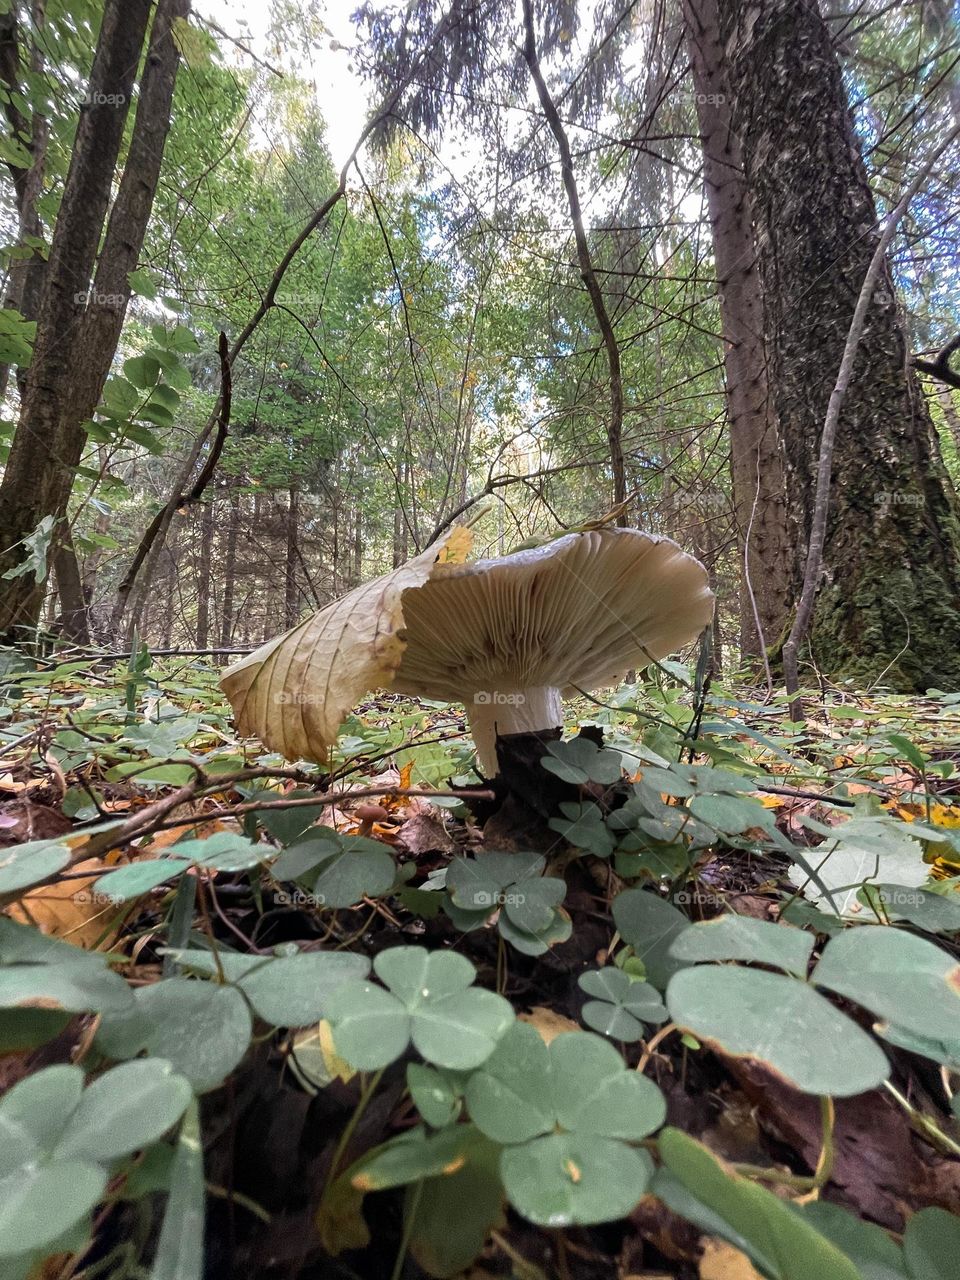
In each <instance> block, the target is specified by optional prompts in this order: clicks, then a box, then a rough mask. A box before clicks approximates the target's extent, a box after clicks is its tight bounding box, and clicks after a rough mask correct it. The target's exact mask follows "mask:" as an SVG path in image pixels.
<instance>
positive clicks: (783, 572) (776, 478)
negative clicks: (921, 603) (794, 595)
mask: <svg viewBox="0 0 960 1280" xmlns="http://www.w3.org/2000/svg"><path fill="white" fill-rule="evenodd" d="M683 16H684V22H685V25H686V34H687V45H688V48H689V50H690V57H691V61H692V70H693V84H694V89H695V91H696V106H697V118H698V120H699V123H700V132H701V145H702V147H703V183H704V190H705V193H706V197H707V208H708V210H709V213H710V225H711V228H712V231H713V255H714V263H715V270H716V277H717V283H718V285H719V288H720V316H721V321H722V324H723V336H724V344H723V348H724V350H723V361H724V372H725V375H726V395H727V422H728V426H729V431H730V465H731V477H732V480H733V504H734V512H735V516H736V523H737V535H738V538H739V550H740V573H741V585H740V592H739V603H740V649H741V654H742V656H743V657H744V658H756V657H759V656H760V655H761V653H762V647H763V646H765V645H770V644H773V643H775V642H776V641H777V639H778V638H780V636H781V633H782V632H783V628H784V623H785V621H786V617H787V613H788V610H789V608H790V603H791V572H790V556H791V546H792V539H791V536H790V533H789V532H788V528H787V515H786V497H785V494H784V491H783V465H782V459H781V448H780V439H779V431H778V427H777V419H776V412H775V410H774V406H773V403H772V401H771V398H770V391H769V386H768V383H767V354H766V351H765V349H764V340H763V299H762V296H761V291H760V275H759V271H758V269H757V255H756V245H755V241H754V232H753V220H752V216H751V209H750V196H749V193H748V191H747V187H746V183H745V182H744V178H743V160H742V156H741V153H740V139H739V138H738V137H737V135H736V133H735V132H734V131H733V129H732V127H731V121H730V89H729V86H728V84H727V78H726V69H725V60H724V54H723V46H722V44H721V42H720V30H719V27H718V24H717V3H716V0H683ZM758 623H759V627H758Z"/></svg>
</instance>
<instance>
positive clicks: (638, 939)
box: [613, 889, 690, 990]
mask: <svg viewBox="0 0 960 1280" xmlns="http://www.w3.org/2000/svg"><path fill="white" fill-rule="evenodd" d="M613 920H614V923H615V924H616V926H617V929H618V930H619V932H620V936H621V937H622V938H623V940H624V941H625V942H628V943H629V944H630V946H631V947H633V949H634V951H635V952H636V954H637V956H638V958H639V959H640V960H641V961H642V962H643V965H644V968H645V969H646V973H647V977H648V978H649V979H650V981H651V982H652V983H653V985H654V986H655V987H658V988H660V989H661V990H662V989H663V987H665V986H666V985H667V983H668V982H669V980H670V978H671V977H672V976H673V975H674V974H675V973H676V972H677V971H678V970H679V969H681V968H683V967H684V965H685V964H686V961H685V960H680V959H677V958H676V957H675V956H673V955H672V954H671V945H672V943H673V941H674V939H676V938H677V937H678V936H679V935H680V934H681V933H683V931H684V930H685V929H689V928H690V921H689V920H688V919H687V917H686V916H685V915H684V914H683V913H682V912H681V911H678V910H677V908H676V907H675V906H673V905H672V904H671V903H669V902H665V901H664V899H663V898H660V897H658V896H657V894H655V893H651V892H649V891H648V890H646V889H627V890H625V891H624V892H623V893H619V894H617V896H616V898H614V900H613Z"/></svg>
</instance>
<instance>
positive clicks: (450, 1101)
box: [407, 1062, 462, 1129]
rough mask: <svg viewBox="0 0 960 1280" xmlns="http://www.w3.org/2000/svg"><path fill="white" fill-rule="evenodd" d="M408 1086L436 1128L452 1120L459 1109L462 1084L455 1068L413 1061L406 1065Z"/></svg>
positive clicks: (417, 1103) (421, 1111) (411, 1094)
mask: <svg viewBox="0 0 960 1280" xmlns="http://www.w3.org/2000/svg"><path fill="white" fill-rule="evenodd" d="M407 1088H408V1089H409V1090H410V1097H411V1098H413V1101H414V1102H415V1103H416V1107H417V1110H418V1111H419V1112H420V1114H421V1115H422V1116H423V1118H424V1120H426V1122H427V1124H428V1125H430V1126H431V1127H432V1128H434V1129H442V1128H443V1127H444V1125H448V1124H452V1123H453V1121H454V1120H456V1118H457V1116H458V1115H459V1113H460V1098H461V1096H462V1086H461V1085H460V1084H459V1081H458V1078H457V1076H456V1073H454V1072H451V1071H441V1070H439V1069H438V1068H436V1067H427V1066H424V1064H423V1063H422V1062H411V1063H409V1064H408V1065H407Z"/></svg>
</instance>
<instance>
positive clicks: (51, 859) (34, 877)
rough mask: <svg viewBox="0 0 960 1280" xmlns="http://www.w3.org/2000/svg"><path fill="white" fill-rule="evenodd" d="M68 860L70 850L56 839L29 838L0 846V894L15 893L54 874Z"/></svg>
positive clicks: (60, 869)
mask: <svg viewBox="0 0 960 1280" xmlns="http://www.w3.org/2000/svg"><path fill="white" fill-rule="evenodd" d="M69 861H70V850H69V849H68V848H67V846H66V845H65V844H58V843H57V841H56V840H30V841H28V842H27V843H26V844H15V845H13V846H11V848H9V849H2V850H0V894H4V893H18V892H19V891H20V890H21V889H29V888H30V886H31V885H34V884H40V882H41V881H42V880H46V879H47V877H48V876H53V875H56V873H57V872H58V871H62V870H63V868H64V867H65V866H66V865H67V863H68V862H69Z"/></svg>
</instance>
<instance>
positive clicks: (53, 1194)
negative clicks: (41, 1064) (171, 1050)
mask: <svg viewBox="0 0 960 1280" xmlns="http://www.w3.org/2000/svg"><path fill="white" fill-rule="evenodd" d="M190 1098H191V1092H190V1086H189V1084H188V1083H187V1081H186V1080H184V1079H183V1078H182V1077H181V1076H178V1075H176V1074H175V1073H174V1072H173V1070H172V1068H171V1066H170V1063H169V1062H161V1061H159V1060H157V1059H153V1060H150V1061H147V1062H131V1063H127V1064H125V1065H123V1066H120V1067H114V1068H113V1069H112V1070H111V1071H107V1072H106V1073H105V1074H104V1075H102V1076H100V1077H99V1079H97V1080H96V1081H94V1083H93V1084H91V1085H89V1086H88V1087H87V1088H86V1089H84V1088H83V1072H82V1071H81V1070H80V1069H79V1068H78V1067H73V1066H55V1067H48V1068H46V1069H45V1070H43V1071H39V1072H37V1073H35V1074H34V1075H30V1076H27V1077H26V1078H25V1079H23V1080H21V1081H20V1083H19V1084H17V1085H15V1086H14V1087H13V1088H12V1089H10V1090H9V1091H8V1092H7V1093H6V1094H5V1095H4V1097H3V1099H2V1100H0V1131H2V1132H3V1135H4V1140H3V1144H2V1149H0V1260H2V1259H5V1258H8V1259H9V1258H14V1257H19V1256H20V1255H24V1254H28V1253H30V1252H32V1251H34V1250H39V1249H43V1248H44V1247H45V1246H50V1245H52V1244H53V1243H54V1242H55V1241H57V1240H58V1239H59V1238H60V1237H61V1236H63V1234H64V1233H65V1232H66V1231H68V1230H69V1229H70V1228H71V1227H73V1226H75V1225H76V1224H79V1223H81V1221H82V1220H83V1219H84V1218H85V1217H86V1215H87V1214H88V1213H89V1211H90V1209H92V1208H93V1206H94V1205H95V1204H96V1203H97V1201H98V1200H99V1199H100V1198H101V1196H102V1195H103V1192H104V1190H105V1188H106V1185H107V1180H108V1177H109V1173H110V1166H111V1164H112V1162H113V1161H115V1160H116V1159H117V1158H118V1157H120V1156H124V1155H127V1154H128V1153H130V1152H132V1151H134V1150H137V1149H138V1148H141V1147H146V1146H148V1145H149V1144H150V1143H153V1142H155V1141H157V1139H158V1138H160V1137H161V1136H162V1135H163V1134H164V1133H165V1132H166V1130H167V1129H169V1128H170V1126H171V1125H173V1124H175V1123H176V1122H177V1120H179V1118H180V1117H181V1115H182V1114H183V1112H184V1111H185V1109H186V1107H187V1105H188V1104H189V1102H190Z"/></svg>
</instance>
